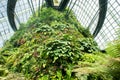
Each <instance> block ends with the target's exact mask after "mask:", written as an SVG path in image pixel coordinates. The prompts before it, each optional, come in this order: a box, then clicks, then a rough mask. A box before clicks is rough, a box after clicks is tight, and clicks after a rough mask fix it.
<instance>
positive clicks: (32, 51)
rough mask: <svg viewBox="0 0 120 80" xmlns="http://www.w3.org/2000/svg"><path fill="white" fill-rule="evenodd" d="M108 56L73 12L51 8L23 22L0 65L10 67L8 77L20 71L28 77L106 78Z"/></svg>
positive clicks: (0, 55) (37, 79)
mask: <svg viewBox="0 0 120 80" xmlns="http://www.w3.org/2000/svg"><path fill="white" fill-rule="evenodd" d="M108 58H110V57H107V56H106V55H101V53H100V52H99V49H98V46H97V43H96V42H95V41H94V40H93V39H92V36H91V35H90V33H89V31H88V30H86V29H84V28H83V27H82V26H81V25H80V23H79V22H78V21H77V20H76V18H75V16H74V15H73V13H71V14H70V15H69V17H66V11H63V12H59V11H56V10H54V9H51V8H43V9H42V11H41V12H40V16H37V14H36V16H32V17H31V18H30V19H29V21H28V22H27V24H22V25H21V27H20V29H19V30H18V31H17V32H15V34H14V35H13V36H12V38H11V39H10V40H8V41H7V42H6V43H5V45H4V47H3V48H2V50H1V51H0V65H2V66H3V67H5V70H7V69H8V72H5V71H4V72H5V76H6V77H7V76H8V75H9V72H10V74H11V72H13V75H15V74H16V72H17V73H22V74H23V75H24V76H25V77H26V78H27V80H30V79H31V80H78V79H80V80H99V77H100V79H102V80H104V79H106V78H107V77H108V76H107V77H106V76H105V77H104V76H103V75H104V74H107V73H106V72H107V71H106V70H104V69H106V67H108V66H107V61H109V59H108ZM100 59H101V60H100ZM106 59H108V60H107V61H106V62H105V63H104V64H102V61H104V60H106ZM97 63H98V64H97ZM104 65H106V66H105V67H102V66H104ZM100 68H101V69H102V70H98V69H100ZM103 68H104V69H103ZM76 70H77V71H76ZM97 70H98V71H97ZM96 73H98V75H95V74H96ZM102 73H104V74H103V75H101V74H102ZM0 74H1V72H0ZM81 74H82V75H85V76H81ZM0 76H2V75H0ZM102 77H103V78H102ZM83 78H84V79H83ZM15 79H17V78H15ZM22 79H25V78H23V77H21V80H22ZM107 79H108V78H107Z"/></svg>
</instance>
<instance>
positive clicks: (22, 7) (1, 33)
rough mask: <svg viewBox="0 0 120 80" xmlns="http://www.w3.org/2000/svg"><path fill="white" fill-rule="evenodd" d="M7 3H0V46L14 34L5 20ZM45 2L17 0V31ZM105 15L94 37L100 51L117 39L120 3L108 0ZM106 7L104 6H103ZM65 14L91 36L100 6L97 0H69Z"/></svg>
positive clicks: (119, 25) (2, 0) (3, 1)
mask: <svg viewBox="0 0 120 80" xmlns="http://www.w3.org/2000/svg"><path fill="white" fill-rule="evenodd" d="M7 1H8V0H1V1H0V46H2V45H3V43H4V42H5V41H6V40H8V39H9V38H10V36H12V34H13V33H14V32H13V30H12V29H11V27H10V24H9V22H8V19H7V14H6V11H7ZM44 2H45V0H17V3H16V6H15V13H14V15H15V23H16V26H17V28H18V29H19V25H20V23H26V22H27V20H28V19H29V17H30V16H31V15H32V14H35V12H36V11H37V10H39V11H40V10H41V6H42V4H43V3H44ZM107 3H108V7H107V14H106V18H105V21H104V24H103V26H102V29H101V30H100V32H99V33H98V35H97V36H96V37H95V40H96V42H97V43H98V45H99V47H100V48H101V49H104V48H106V46H107V44H108V43H109V42H111V41H113V40H116V39H118V35H116V31H117V29H118V28H120V2H119V0H108V2H107ZM105 5H106V4H105ZM67 7H68V8H69V10H68V12H67V13H66V14H69V13H70V12H71V11H73V12H74V14H75V16H76V18H77V19H78V21H79V22H80V23H81V25H82V26H84V27H85V28H89V30H90V32H91V34H93V33H94V31H95V28H96V26H97V24H98V20H99V13H100V9H101V8H100V5H99V0H70V1H69V4H68V6H67ZM38 15H40V13H38Z"/></svg>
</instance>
